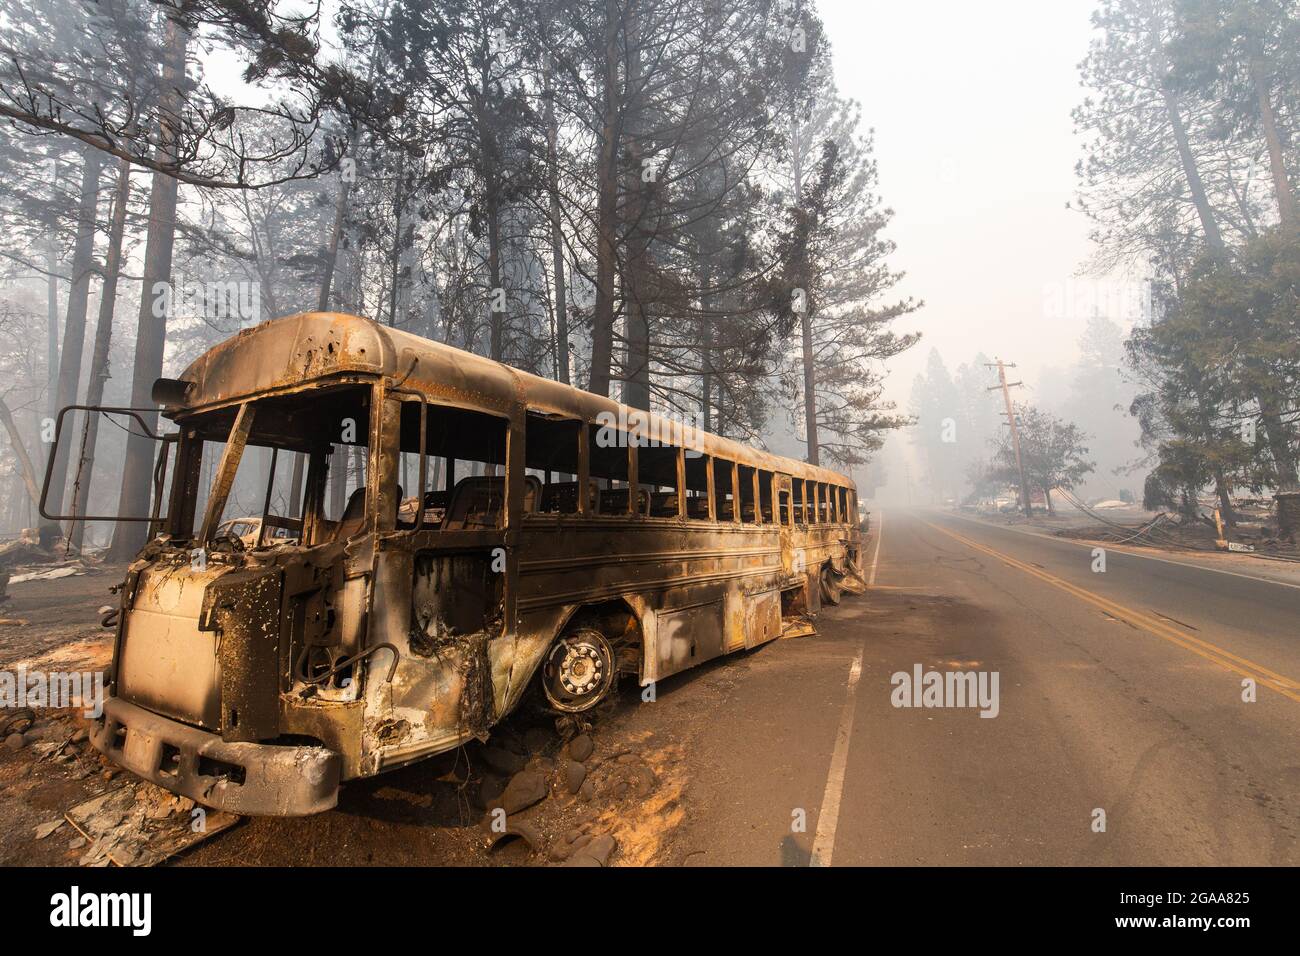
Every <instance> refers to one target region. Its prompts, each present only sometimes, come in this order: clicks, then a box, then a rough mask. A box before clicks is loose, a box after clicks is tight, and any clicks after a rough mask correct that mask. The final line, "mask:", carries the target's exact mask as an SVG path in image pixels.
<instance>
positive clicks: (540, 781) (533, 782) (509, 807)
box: [501, 770, 547, 816]
mask: <svg viewBox="0 0 1300 956" xmlns="http://www.w3.org/2000/svg"><path fill="white" fill-rule="evenodd" d="M546 792H547V788H546V778H545V777H544V776H542V775H541V774H540V773H538V772H537V771H536V770H521V771H520V772H519V773H517V774H515V775H514V776H513V777H511V778H510V782H509V783H508V784H506V789H505V790H504V791H503V792H502V794H501V807H502V809H504V810H505V811H506V815H507V816H509V815H510V814H512V813H518V812H519V811H520V810H523V809H524V808H525V807H531V806H532V805H533V804H534V803H540V802H541V801H542V800H545V799H546Z"/></svg>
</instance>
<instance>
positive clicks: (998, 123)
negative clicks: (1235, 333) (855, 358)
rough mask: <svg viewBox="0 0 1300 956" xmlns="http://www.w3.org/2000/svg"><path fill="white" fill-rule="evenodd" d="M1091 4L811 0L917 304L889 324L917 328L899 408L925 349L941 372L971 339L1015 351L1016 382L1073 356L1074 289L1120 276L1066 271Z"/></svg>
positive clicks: (1110, 292) (1103, 285)
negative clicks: (854, 107) (860, 127)
mask: <svg viewBox="0 0 1300 956" xmlns="http://www.w3.org/2000/svg"><path fill="white" fill-rule="evenodd" d="M1095 5H1096V4H1095V0H994V2H992V3H984V4H976V3H970V2H969V0H930V2H912V3H908V2H893V0H891V2H882V0H820V3H819V6H820V10H821V13H822V16H823V18H824V20H825V23H826V27H827V30H828V33H829V37H830V40H831V43H832V45H833V53H834V63H835V74H836V77H837V80H838V83H839V87H840V91H841V93H842V94H843V95H845V96H851V97H853V98H854V99H857V100H859V101H860V102H861V103H862V105H863V115H864V118H865V120H866V121H867V123H868V124H869V125H871V126H872V127H874V128H875V131H876V151H877V156H878V158H879V162H880V178H881V182H880V189H881V194H882V196H883V198H884V200H885V202H886V203H887V204H888V205H890V206H891V207H892V208H893V209H894V211H895V217H894V221H893V224H892V226H891V227H890V229H889V235H890V237H891V238H892V239H893V240H894V241H895V242H896V243H897V244H898V251H897V253H896V255H895V257H894V265H895V268H897V269H901V270H903V271H905V272H906V273H907V278H906V279H905V281H904V284H903V290H904V291H905V292H906V294H909V295H913V296H915V297H917V298H921V299H924V300H925V303H926V304H925V307H924V308H923V309H922V310H921V311H920V312H918V313H915V314H914V315H913V316H911V317H909V318H908V319H904V320H901V321H900V322H899V323H898V328H899V329H904V328H914V329H918V330H920V331H921V332H922V333H923V338H922V341H921V343H920V344H918V345H917V346H916V347H915V348H913V349H912V350H911V351H910V352H908V353H905V354H904V355H902V356H899V357H898V358H896V359H893V360H892V361H891V362H890V366H889V367H890V381H889V385H888V390H887V394H888V396H889V397H891V398H893V399H894V400H896V401H897V402H898V403H899V405H900V406H901V407H904V408H906V405H907V400H908V394H909V392H910V390H911V385H912V378H913V376H914V375H916V374H917V372H919V371H920V370H921V369H922V367H923V366H924V363H925V359H926V356H927V355H928V354H929V352H930V349H931V347H936V348H938V349H939V352H940V354H942V356H943V358H944V361H945V362H946V363H947V364H948V367H949V369H950V370H953V369H955V368H956V366H957V365H958V364H960V363H961V362H965V361H970V360H971V359H972V358H973V357H974V355H975V353H976V352H977V351H980V350H983V351H984V352H985V353H986V354H987V355H988V356H989V357H994V356H1000V357H1002V358H1003V359H1004V360H1006V361H1008V362H1010V361H1015V362H1018V363H1019V365H1020V367H1021V374H1022V375H1023V376H1024V377H1025V379H1026V381H1027V382H1028V383H1030V384H1031V385H1032V384H1033V383H1035V382H1036V380H1037V379H1038V372H1039V370H1040V369H1041V368H1042V367H1044V366H1053V365H1055V366H1060V365H1064V364H1066V363H1068V362H1070V361H1072V360H1073V358H1074V355H1075V351H1076V343H1077V341H1078V338H1079V334H1080V332H1081V331H1082V329H1083V325H1084V322H1085V321H1086V318H1087V316H1088V315H1089V314H1091V312H1092V306H1091V304H1090V303H1091V299H1090V297H1100V298H1102V299H1109V300H1121V301H1122V300H1123V299H1124V296H1125V295H1126V294H1127V293H1129V292H1130V290H1131V289H1132V287H1131V286H1123V285H1121V284H1119V283H1116V282H1114V281H1113V280H1109V279H1101V280H1095V279H1088V278H1086V277H1079V276H1078V273H1079V271H1080V269H1081V267H1083V266H1084V265H1085V264H1086V262H1087V260H1088V258H1089V256H1090V255H1091V251H1092V246H1091V243H1090V242H1089V241H1088V238H1087V235H1088V221H1087V220H1086V219H1085V217H1084V216H1083V215H1081V214H1080V213H1078V212H1076V211H1074V210H1071V209H1067V208H1066V203H1067V202H1069V201H1070V200H1071V199H1072V198H1073V191H1074V187H1075V175H1074V164H1075V162H1076V160H1077V159H1078V158H1079V157H1080V155H1081V152H1080V142H1079V140H1078V139H1077V138H1076V137H1075V136H1074V133H1073V125H1072V123H1071V120H1070V110H1071V109H1072V108H1073V107H1074V106H1075V105H1076V104H1077V103H1078V102H1079V101H1080V99H1081V98H1082V96H1083V91H1082V88H1081V87H1080V86H1079V80H1078V70H1077V65H1078V63H1079V61H1080V60H1081V59H1082V58H1083V57H1084V55H1085V53H1086V52H1087V47H1088V42H1089V39H1090V38H1091V36H1092V33H1093V30H1092V26H1091V24H1090V22H1089V14H1090V13H1091V11H1092V10H1093V8H1094V7H1095ZM1108 311H1109V312H1110V313H1111V316H1112V318H1114V319H1115V320H1116V321H1117V322H1119V323H1120V324H1121V325H1128V324H1130V321H1131V320H1130V319H1128V318H1126V317H1124V316H1121V315H1117V314H1115V312H1116V307H1112V308H1110V309H1109V310H1108ZM1026 397H1027V398H1031V400H1032V397H1031V396H1026Z"/></svg>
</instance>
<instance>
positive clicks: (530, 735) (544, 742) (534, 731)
mask: <svg viewBox="0 0 1300 956" xmlns="http://www.w3.org/2000/svg"><path fill="white" fill-rule="evenodd" d="M554 739H555V735H554V734H553V733H551V732H550V731H549V730H546V729H545V728H542V727H529V728H528V729H527V730H526V731H524V746H525V747H527V748H528V752H529V753H530V754H539V753H541V752H542V751H543V750H545V749H546V748H547V747H549V746H550V745H551V741H553V740H554Z"/></svg>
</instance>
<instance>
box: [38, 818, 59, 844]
mask: <svg viewBox="0 0 1300 956" xmlns="http://www.w3.org/2000/svg"><path fill="white" fill-rule="evenodd" d="M61 826H63V821H62V820H51V821H50V822H49V823H42V824H41V825H40V826H38V827H37V828H36V839H38V840H44V839H45V838H46V837H47V836H49V835H50V834H51V833H53V832H54V831H55V830H57V829H58V828H59V827H61Z"/></svg>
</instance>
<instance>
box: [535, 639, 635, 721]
mask: <svg viewBox="0 0 1300 956" xmlns="http://www.w3.org/2000/svg"><path fill="white" fill-rule="evenodd" d="M616 676H617V674H616V670H615V658H614V649H613V648H612V647H611V646H610V643H609V641H608V640H606V638H605V635H604V634H602V633H601V632H600V631H598V630H596V629H595V628H594V627H578V628H575V629H573V630H571V631H568V632H566V633H565V634H564V635H562V636H561V637H560V638H559V640H557V641H556V642H555V643H554V644H552V645H551V649H550V650H549V651H548V652H547V654H546V659H545V660H544V661H543V662H542V690H543V691H544V692H545V694H546V699H547V701H548V702H549V703H550V705H551V706H552V707H554V708H555V709H556V710H560V711H563V712H565V713H566V714H578V713H582V712H583V711H587V710H591V708H593V707H595V706H596V705H597V704H599V703H600V702H601V701H602V700H604V699H605V698H606V697H608V696H609V692H610V690H611V689H612V688H613V687H614V681H615V677H616Z"/></svg>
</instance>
